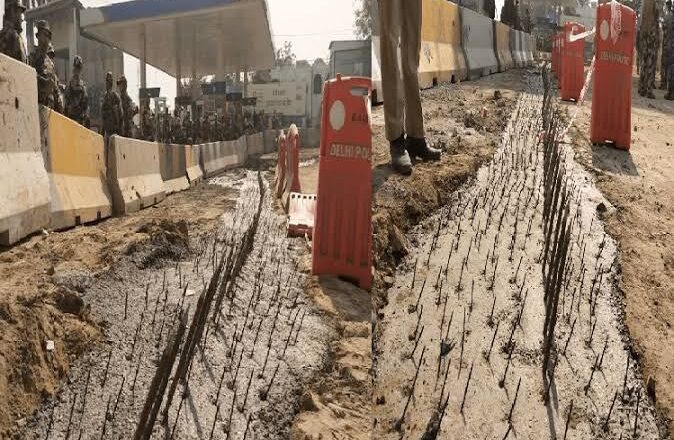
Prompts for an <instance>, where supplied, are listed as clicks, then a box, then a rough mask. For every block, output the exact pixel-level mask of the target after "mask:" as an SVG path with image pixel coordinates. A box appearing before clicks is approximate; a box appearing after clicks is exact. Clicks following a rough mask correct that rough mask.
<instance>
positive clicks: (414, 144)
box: [407, 136, 442, 160]
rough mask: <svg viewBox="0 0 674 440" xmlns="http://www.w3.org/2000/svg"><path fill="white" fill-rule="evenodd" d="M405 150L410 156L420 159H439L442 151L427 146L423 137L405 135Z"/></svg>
mask: <svg viewBox="0 0 674 440" xmlns="http://www.w3.org/2000/svg"><path fill="white" fill-rule="evenodd" d="M407 151H408V152H409V154H410V156H411V157H414V158H419V159H421V160H440V156H441V154H442V152H441V151H440V150H438V149H435V148H432V147H429V146H428V144H427V143H426V139H424V138H415V137H411V136H407Z"/></svg>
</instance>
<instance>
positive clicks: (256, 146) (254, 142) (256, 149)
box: [246, 133, 264, 156]
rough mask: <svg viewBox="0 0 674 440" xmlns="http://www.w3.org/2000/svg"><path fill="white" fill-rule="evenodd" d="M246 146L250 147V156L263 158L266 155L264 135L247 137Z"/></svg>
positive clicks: (257, 134) (256, 134)
mask: <svg viewBox="0 0 674 440" xmlns="http://www.w3.org/2000/svg"><path fill="white" fill-rule="evenodd" d="M246 145H247V146H248V155H250V156H261V155H263V154H264V134H263V133H255V134H249V135H247V136H246Z"/></svg>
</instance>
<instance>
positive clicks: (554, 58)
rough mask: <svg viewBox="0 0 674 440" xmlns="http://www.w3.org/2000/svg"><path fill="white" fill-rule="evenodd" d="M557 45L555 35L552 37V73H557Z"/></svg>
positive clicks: (557, 41) (556, 36) (557, 40)
mask: <svg viewBox="0 0 674 440" xmlns="http://www.w3.org/2000/svg"><path fill="white" fill-rule="evenodd" d="M558 44H559V38H558V35H557V34H555V35H553V36H552V72H553V73H555V74H556V73H557V64H558V62H557V46H558Z"/></svg>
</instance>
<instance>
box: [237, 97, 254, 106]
mask: <svg viewBox="0 0 674 440" xmlns="http://www.w3.org/2000/svg"><path fill="white" fill-rule="evenodd" d="M256 104H257V98H243V101H242V102H241V105H246V106H254V105H256Z"/></svg>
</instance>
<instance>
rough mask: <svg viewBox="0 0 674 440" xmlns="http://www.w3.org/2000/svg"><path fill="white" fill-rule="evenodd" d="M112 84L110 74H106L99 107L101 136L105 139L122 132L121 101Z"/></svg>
mask: <svg viewBox="0 0 674 440" xmlns="http://www.w3.org/2000/svg"><path fill="white" fill-rule="evenodd" d="M112 82H113V78H112V73H111V72H108V73H107V74H106V75H105V95H104V96H103V105H102V107H101V116H102V118H103V135H104V136H105V137H106V139H107V138H108V137H110V136H112V135H113V134H120V133H121V131H122V117H123V114H122V100H121V99H120V98H119V94H118V93H117V91H116V90H114V89H113V88H112Z"/></svg>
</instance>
